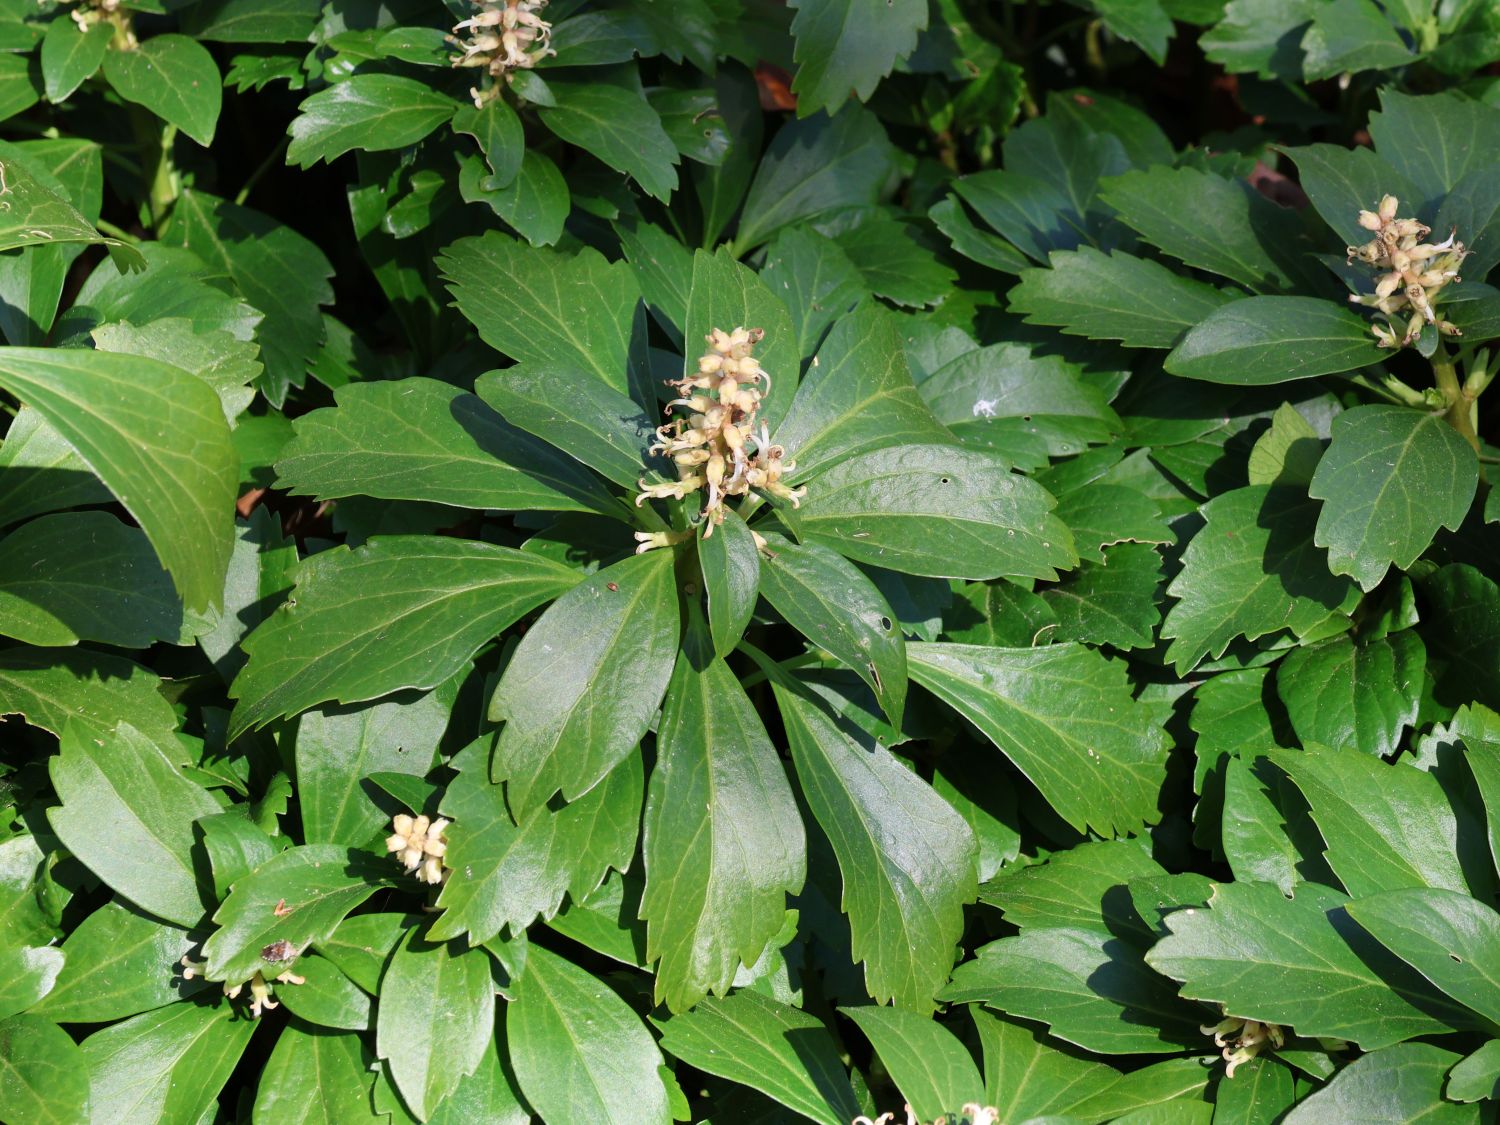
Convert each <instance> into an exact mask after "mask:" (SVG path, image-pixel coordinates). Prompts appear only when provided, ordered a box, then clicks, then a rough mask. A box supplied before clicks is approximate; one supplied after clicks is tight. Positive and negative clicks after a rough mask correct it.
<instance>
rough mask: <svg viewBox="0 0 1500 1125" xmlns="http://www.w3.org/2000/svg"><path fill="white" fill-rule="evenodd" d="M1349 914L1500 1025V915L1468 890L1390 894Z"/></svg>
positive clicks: (1360, 903)
mask: <svg viewBox="0 0 1500 1125" xmlns="http://www.w3.org/2000/svg"><path fill="white" fill-rule="evenodd" d="M1346 909H1347V910H1348V913H1349V916H1350V917H1352V918H1353V919H1354V920H1355V921H1356V922H1358V923H1359V924H1360V925H1361V926H1363V927H1364V928H1365V929H1366V930H1368V931H1369V932H1370V934H1371V936H1373V937H1374V938H1375V940H1376V941H1378V942H1380V944H1381V945H1383V946H1385V947H1386V948H1387V949H1389V950H1390V951H1391V952H1392V953H1394V954H1395V955H1396V956H1397V957H1400V958H1401V960H1403V961H1405V962H1406V963H1407V964H1408V965H1410V966H1411V967H1412V968H1414V969H1416V970H1417V971H1418V972H1419V973H1421V974H1422V975H1423V976H1424V977H1426V978H1427V979H1428V980H1430V981H1432V983H1433V984H1435V985H1437V986H1438V987H1439V988H1441V989H1442V990H1443V991H1444V992H1446V993H1447V994H1448V995H1449V996H1451V997H1452V998H1453V999H1454V1000H1457V1001H1458V1002H1459V1003H1460V1004H1462V1005H1464V1007H1466V1008H1468V1009H1469V1010H1470V1011H1473V1012H1477V1013H1478V1014H1479V1015H1481V1016H1483V1017H1485V1018H1486V1019H1488V1020H1489V1021H1490V1022H1491V1023H1492V1024H1496V1025H1500V915H1497V914H1496V913H1495V912H1494V911H1493V910H1491V909H1490V908H1489V907H1488V906H1485V905H1484V904H1483V903H1482V902H1479V901H1478V900H1477V899H1474V898H1471V897H1470V896H1469V895H1468V894H1467V893H1466V892H1464V891H1452V890H1441V889H1437V888H1431V887H1421V888H1408V889H1406V890H1390V891H1387V892H1385V893H1384V894H1377V895H1371V896H1369V897H1366V898H1361V899H1357V900H1356V901H1354V902H1351V903H1350V904H1349V905H1348V907H1347V908H1346Z"/></svg>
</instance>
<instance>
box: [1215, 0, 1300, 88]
mask: <svg viewBox="0 0 1500 1125" xmlns="http://www.w3.org/2000/svg"><path fill="white" fill-rule="evenodd" d="M1317 8H1318V5H1317V4H1316V3H1315V0H1229V4H1228V5H1227V6H1226V7H1225V9H1224V18H1223V19H1222V20H1220V21H1219V22H1218V24H1217V25H1216V26H1214V27H1212V28H1210V29H1209V30H1207V31H1205V32H1204V33H1203V35H1202V37H1201V38H1200V39H1199V44H1200V45H1201V46H1202V47H1203V51H1204V54H1206V55H1207V56H1208V58H1209V59H1210V60H1211V61H1212V62H1216V63H1219V64H1220V65H1222V66H1223V67H1224V69H1225V70H1228V71H1230V72H1231V73H1237V74H1243V73H1246V72H1251V73H1255V74H1258V75H1260V77H1262V78H1287V79H1292V80H1298V79H1300V78H1301V77H1302V50H1301V46H1300V44H1301V42H1302V34H1303V31H1304V29H1305V28H1306V27H1307V25H1308V23H1310V22H1311V21H1312V18H1313V14H1314V13H1315V12H1316V11H1317Z"/></svg>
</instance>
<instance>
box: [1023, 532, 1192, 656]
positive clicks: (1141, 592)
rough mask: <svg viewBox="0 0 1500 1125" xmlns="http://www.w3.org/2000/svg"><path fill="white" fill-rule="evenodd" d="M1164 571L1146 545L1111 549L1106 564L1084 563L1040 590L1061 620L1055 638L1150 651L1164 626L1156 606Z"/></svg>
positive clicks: (1043, 597)
mask: <svg viewBox="0 0 1500 1125" xmlns="http://www.w3.org/2000/svg"><path fill="white" fill-rule="evenodd" d="M1161 570H1162V563H1161V556H1160V555H1158V554H1157V553H1156V548H1155V547H1152V546H1151V545H1150V544H1147V543H1121V544H1119V545H1118V546H1114V547H1108V548H1106V549H1105V551H1104V561H1103V562H1101V563H1095V562H1087V561H1085V562H1084V563H1082V564H1080V566H1079V567H1078V569H1077V570H1075V571H1073V572H1072V573H1071V574H1065V575H1063V576H1062V577H1061V578H1060V579H1059V580H1058V581H1057V583H1056V585H1053V586H1049V587H1047V588H1046V589H1044V590H1042V591H1041V596H1042V599H1043V600H1044V601H1045V602H1046V603H1047V604H1048V605H1049V606H1051V607H1052V612H1053V614H1055V615H1056V617H1057V631H1056V632H1055V633H1053V634H1052V635H1051V636H1052V638H1054V639H1056V640H1060V641H1085V642H1087V643H1089V644H1095V645H1112V646H1114V647H1115V648H1118V649H1121V650H1129V649H1135V648H1150V647H1151V646H1152V644H1154V643H1155V641H1154V635H1155V631H1156V626H1157V625H1158V624H1159V623H1160V622H1161V610H1160V609H1159V608H1158V607H1157V604H1156V601H1157V588H1158V587H1159V586H1160V585H1161Z"/></svg>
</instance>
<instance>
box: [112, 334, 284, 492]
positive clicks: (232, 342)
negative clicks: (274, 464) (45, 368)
mask: <svg viewBox="0 0 1500 1125" xmlns="http://www.w3.org/2000/svg"><path fill="white" fill-rule="evenodd" d="M89 337H90V338H91V339H92V340H93V341H94V347H96V348H98V349H99V350H100V351H105V352H125V353H127V354H129V355H143V356H146V357H147V358H149V359H159V360H162V361H163V362H165V363H170V364H172V365H173V366H174V367H180V368H182V369H183V370H184V371H187V372H191V373H192V374H194V375H196V376H198V378H200V379H202V380H203V381H204V382H206V383H208V384H209V385H210V386H211V387H213V388H214V390H215V391H217V392H218V395H219V401H220V402H221V403H222V404H223V407H224V417H225V418H227V419H229V421H230V424H231V425H234V424H235V422H236V420H237V419H239V417H240V416H241V415H242V414H244V412H245V408H246V407H248V406H249V405H250V403H251V401H252V400H253V399H254V398H255V392H256V389H257V386H259V387H261V388H262V389H264V385H265V382H266V380H265V378H264V374H265V368H264V367H263V365H262V364H261V362H260V347H259V345H257V344H256V343H255V342H254V341H251V340H239V339H236V338H235V337H234V336H232V335H230V333H229V332H227V331H225V330H223V329H210V330H207V331H204V330H200V329H198V328H195V327H194V325H193V322H192V321H191V320H189V319H188V318H187V317H182V316H169V317H162V318H160V319H158V320H153V321H152V322H151V323H150V324H147V325H145V326H143V327H139V328H138V327H136V326H135V325H133V324H127V323H125V322H124V321H116V322H115V323H113V324H101V325H99V326H98V327H97V328H94V329H92V330H91V331H90V332H89ZM252 384H254V385H252ZM265 417H267V418H271V419H273V420H272V421H270V422H265V423H262V422H259V421H257V422H254V423H251V424H252V425H258V424H264V425H268V426H275V425H276V424H277V423H278V422H281V418H280V416H279V415H267V416H265ZM232 436H233V438H234V439H235V441H236V444H235V448H236V449H242V448H243V447H242V446H241V444H240V443H239V439H241V438H243V437H244V436H245V435H244V434H235V435H232ZM255 468H256V466H253V465H246V464H244V463H243V455H242V463H241V465H240V471H241V476H240V479H241V480H242V481H244V480H247V479H249V477H248V475H247V474H249V473H253V472H254V470H255Z"/></svg>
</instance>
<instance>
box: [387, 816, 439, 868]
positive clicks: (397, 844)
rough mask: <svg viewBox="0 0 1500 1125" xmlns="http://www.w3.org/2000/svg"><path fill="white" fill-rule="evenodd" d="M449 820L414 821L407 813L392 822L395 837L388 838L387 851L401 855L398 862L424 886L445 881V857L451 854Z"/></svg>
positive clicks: (423, 817) (394, 818)
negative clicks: (446, 835)
mask: <svg viewBox="0 0 1500 1125" xmlns="http://www.w3.org/2000/svg"><path fill="white" fill-rule="evenodd" d="M448 824H449V822H448V821H446V820H429V819H428V818H427V817H425V816H417V817H411V816H407V815H406V814H405V813H400V814H399V815H397V816H395V817H393V818H392V819H391V827H392V828H393V829H394V830H395V831H394V833H393V834H392V835H390V836H388V837H386V841H385V850H386V851H388V852H398V853H400V854H399V855H398V856H397V858H398V859H400V860H401V865H402V866H403V867H405V868H406V870H407V871H408V872H414V873H415V874H416V876H417V878H418V879H420V880H422V882H424V883H441V882H442V881H443V856H445V855H447V854H448V841H447V840H445V839H444V838H443V831H444V829H446V828H447V827H448Z"/></svg>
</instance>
